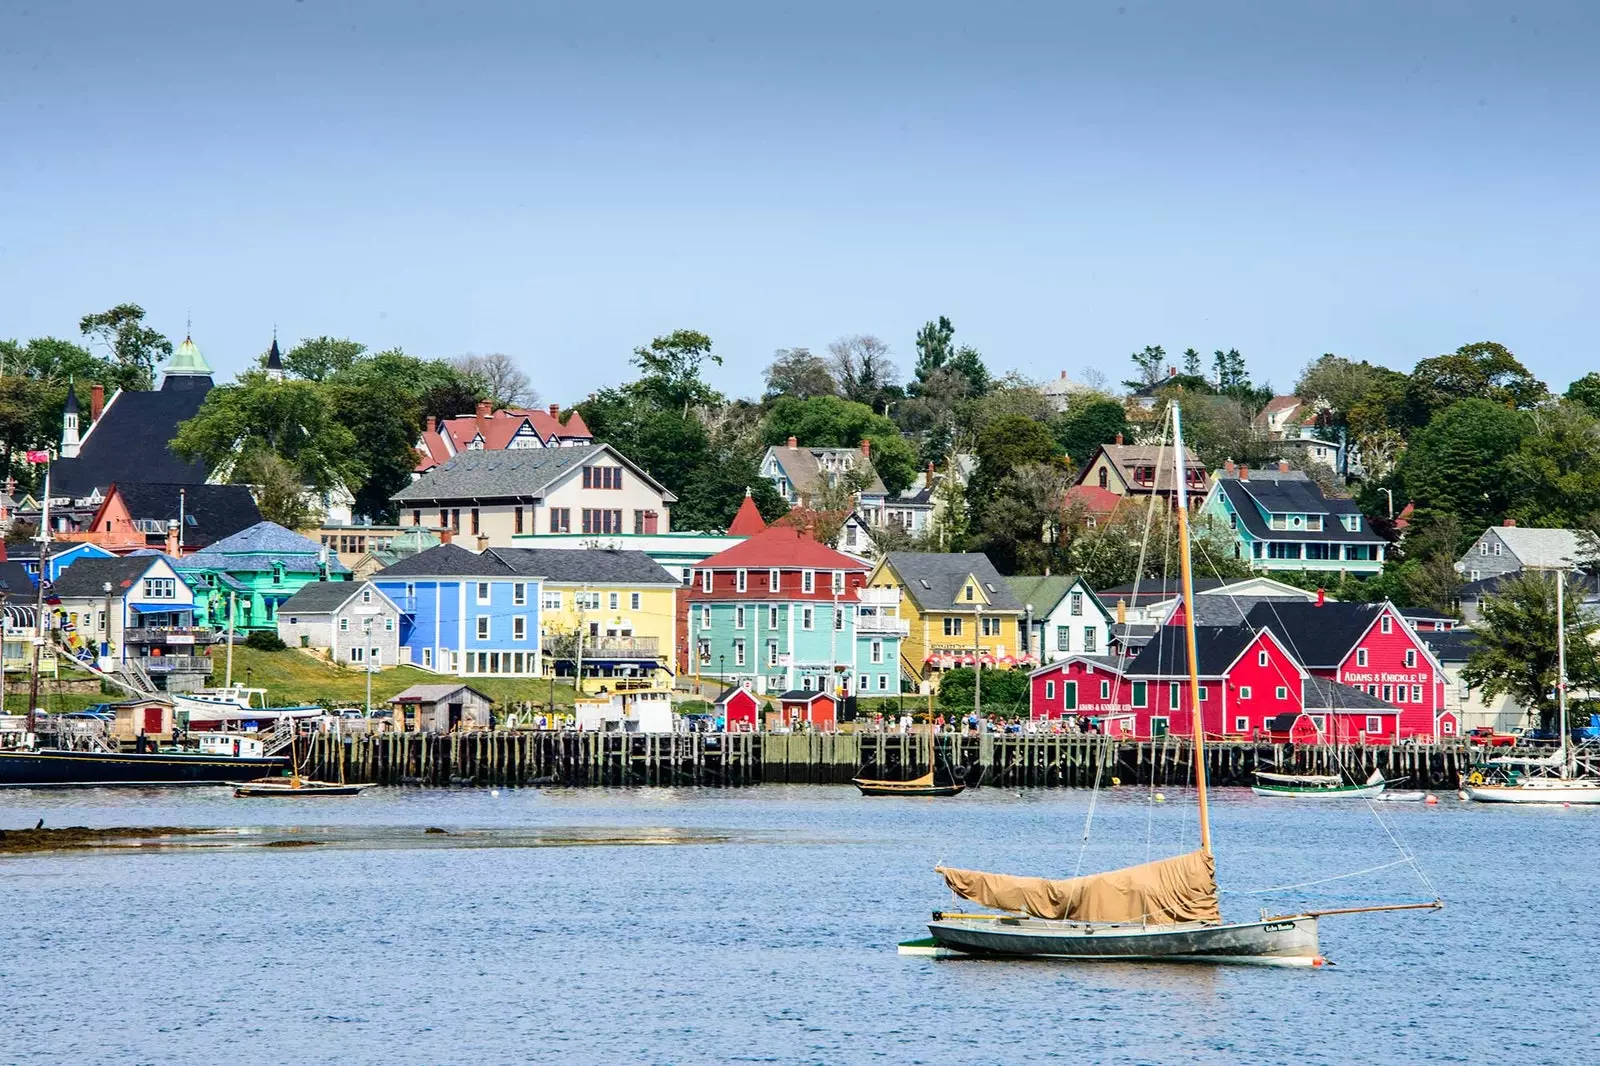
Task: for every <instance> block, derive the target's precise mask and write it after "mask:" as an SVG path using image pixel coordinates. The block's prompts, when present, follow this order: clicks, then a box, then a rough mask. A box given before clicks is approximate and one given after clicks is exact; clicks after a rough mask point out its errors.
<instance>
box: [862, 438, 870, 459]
mask: <svg viewBox="0 0 1600 1066" xmlns="http://www.w3.org/2000/svg"><path fill="white" fill-rule="evenodd" d="M861 458H863V459H871V458H872V442H871V441H870V440H864V441H862V442H861Z"/></svg>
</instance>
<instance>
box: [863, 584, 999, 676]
mask: <svg viewBox="0 0 1600 1066" xmlns="http://www.w3.org/2000/svg"><path fill="white" fill-rule="evenodd" d="M867 584H868V585H869V586H870V587H872V588H893V589H899V590H900V592H901V607H900V615H901V617H902V618H905V619H907V620H908V621H909V622H910V627H911V632H910V634H909V635H908V636H907V637H906V638H905V639H904V640H902V641H901V643H900V655H901V667H902V668H903V669H904V670H905V671H906V673H907V675H908V676H910V677H911V678H912V679H913V680H915V681H918V682H921V681H924V680H932V681H934V682H935V683H937V677H938V673H939V671H941V670H944V669H947V668H949V667H952V666H971V665H972V663H973V662H974V661H975V660H979V661H981V662H982V663H983V665H984V666H986V667H995V666H998V667H1009V666H1012V665H1015V663H1016V661H1017V658H1018V656H1020V655H1021V652H1020V651H1019V650H1018V649H1019V648H1020V647H1021V644H1022V641H1021V639H1020V638H1021V635H1022V626H1023V624H1024V622H1023V617H1022V615H1023V608H1022V604H1021V603H1020V602H1019V601H1018V600H1017V597H1016V594H1015V593H1013V592H1012V591H1011V586H1010V585H1008V584H1007V583H1006V581H1005V579H1004V578H1002V577H1001V576H1000V574H999V572H998V571H997V570H995V568H994V564H993V563H991V562H990V561H989V557H988V556H986V555H982V554H980V553H977V552H956V553H946V554H935V553H926V552H890V553H888V554H887V555H885V556H884V557H883V558H882V559H880V560H879V561H878V565H877V566H876V567H875V568H874V569H873V571H872V573H871V574H870V575H868V577H867Z"/></svg>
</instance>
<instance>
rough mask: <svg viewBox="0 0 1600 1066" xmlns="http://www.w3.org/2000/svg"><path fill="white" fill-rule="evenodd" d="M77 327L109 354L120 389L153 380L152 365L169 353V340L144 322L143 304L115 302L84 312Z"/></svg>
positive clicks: (138, 386)
mask: <svg viewBox="0 0 1600 1066" xmlns="http://www.w3.org/2000/svg"><path fill="white" fill-rule="evenodd" d="M78 329H79V330H81V331H82V333H83V335H84V336H85V337H88V338H89V339H90V340H91V341H93V342H96V343H98V344H100V345H101V346H102V347H104V348H105V349H106V350H107V351H108V352H109V353H110V355H111V359H112V363H113V365H114V367H115V374H116V378H115V380H114V381H113V382H112V383H113V384H115V385H117V386H118V387H120V388H124V389H135V390H138V389H148V388H150V386H151V384H152V383H153V382H154V381H155V366H156V363H157V362H158V361H160V360H163V359H166V358H169V357H170V356H171V355H172V342H171V341H169V340H167V338H166V337H165V336H163V335H162V334H161V333H159V332H157V331H156V330H153V329H150V328H148V327H147V326H145V324H144V308H142V307H140V306H139V305H138V304H118V305H117V306H115V307H113V308H111V309H110V310H109V311H101V312H99V313H98V314H92V315H84V316H83V318H82V319H81V320H79V322H78Z"/></svg>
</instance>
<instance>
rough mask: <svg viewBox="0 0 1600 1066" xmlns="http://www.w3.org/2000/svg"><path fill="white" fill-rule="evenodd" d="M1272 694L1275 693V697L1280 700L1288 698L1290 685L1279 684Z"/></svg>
mask: <svg viewBox="0 0 1600 1066" xmlns="http://www.w3.org/2000/svg"><path fill="white" fill-rule="evenodd" d="M1272 695H1273V697H1274V698H1275V699H1280V700H1286V699H1288V698H1289V686H1288V685H1279V686H1278V687H1277V688H1275V689H1273V690H1272Z"/></svg>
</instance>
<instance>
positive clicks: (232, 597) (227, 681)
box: [222, 591, 239, 688]
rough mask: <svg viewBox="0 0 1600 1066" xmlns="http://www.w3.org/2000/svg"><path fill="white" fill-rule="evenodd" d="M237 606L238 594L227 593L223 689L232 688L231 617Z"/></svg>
mask: <svg viewBox="0 0 1600 1066" xmlns="http://www.w3.org/2000/svg"><path fill="white" fill-rule="evenodd" d="M238 606H239V594H238V593H237V592H234V591H230V592H229V593H228V666H227V673H226V674H225V675H224V677H223V679H222V687H223V688H232V687H233V615H234V611H235V610H236V609H237V608H238Z"/></svg>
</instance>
